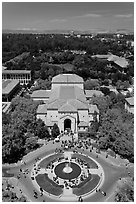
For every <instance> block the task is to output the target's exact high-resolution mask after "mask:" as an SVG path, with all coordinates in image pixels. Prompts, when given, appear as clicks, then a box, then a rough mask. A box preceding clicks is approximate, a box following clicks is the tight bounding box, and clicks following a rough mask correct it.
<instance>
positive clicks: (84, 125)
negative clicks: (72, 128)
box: [78, 121, 88, 127]
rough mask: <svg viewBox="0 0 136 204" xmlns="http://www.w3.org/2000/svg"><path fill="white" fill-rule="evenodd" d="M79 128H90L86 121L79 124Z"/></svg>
mask: <svg viewBox="0 0 136 204" xmlns="http://www.w3.org/2000/svg"><path fill="white" fill-rule="evenodd" d="M78 127H88V123H86V122H84V121H81V122H80V123H79V124H78Z"/></svg>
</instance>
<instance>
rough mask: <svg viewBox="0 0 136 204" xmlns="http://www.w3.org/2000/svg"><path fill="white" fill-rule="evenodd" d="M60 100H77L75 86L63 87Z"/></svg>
mask: <svg viewBox="0 0 136 204" xmlns="http://www.w3.org/2000/svg"><path fill="white" fill-rule="evenodd" d="M59 98H60V99H73V98H76V93H75V88H74V86H61V87H60V92H59Z"/></svg>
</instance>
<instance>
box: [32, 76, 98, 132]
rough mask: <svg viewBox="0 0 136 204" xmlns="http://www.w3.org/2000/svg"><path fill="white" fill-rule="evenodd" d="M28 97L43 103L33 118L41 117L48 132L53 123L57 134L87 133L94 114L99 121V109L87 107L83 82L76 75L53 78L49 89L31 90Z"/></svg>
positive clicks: (90, 105)
mask: <svg viewBox="0 0 136 204" xmlns="http://www.w3.org/2000/svg"><path fill="white" fill-rule="evenodd" d="M91 91H92V90H91ZM95 93H96V91H95ZM31 97H32V98H33V100H40V99H42V100H43V101H44V104H42V105H39V106H38V109H37V118H41V119H42V120H43V121H44V122H45V124H46V125H47V126H48V128H49V130H51V128H52V126H53V125H54V124H55V123H56V124H57V125H58V127H59V129H60V131H64V130H66V129H71V130H72V132H73V133H77V132H80V131H82V132H83V131H87V129H88V126H89V125H90V124H91V122H92V121H93V120H94V115H95V116H96V117H97V119H98V120H99V110H98V108H97V106H96V105H92V104H89V101H88V100H87V98H86V92H85V90H84V81H83V79H82V78H81V77H79V76H77V75H76V74H59V75H57V76H55V77H53V79H52V87H51V90H38V91H34V92H33V94H32V95H31Z"/></svg>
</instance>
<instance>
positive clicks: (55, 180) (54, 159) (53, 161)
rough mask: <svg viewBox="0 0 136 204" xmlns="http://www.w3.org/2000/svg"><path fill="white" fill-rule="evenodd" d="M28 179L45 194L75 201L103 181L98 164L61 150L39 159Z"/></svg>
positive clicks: (88, 158)
mask: <svg viewBox="0 0 136 204" xmlns="http://www.w3.org/2000/svg"><path fill="white" fill-rule="evenodd" d="M31 178H32V179H33V183H34V185H35V186H36V188H37V189H40V190H41V189H42V191H43V193H44V194H45V195H47V196H48V195H51V196H53V197H54V198H56V199H57V198H58V199H62V200H71V199H72V200H77V197H79V196H82V197H87V196H90V195H91V194H93V193H96V190H97V188H98V187H100V185H101V184H102V182H103V181H104V171H103V168H102V167H101V165H100V164H99V163H98V162H97V161H95V160H94V159H92V158H91V157H89V156H87V155H85V154H83V153H82V154H81V153H75V152H72V151H64V152H63V153H55V154H51V155H48V156H46V157H44V158H42V159H41V160H40V161H38V162H37V163H36V165H35V166H34V168H33V169H32V171H31Z"/></svg>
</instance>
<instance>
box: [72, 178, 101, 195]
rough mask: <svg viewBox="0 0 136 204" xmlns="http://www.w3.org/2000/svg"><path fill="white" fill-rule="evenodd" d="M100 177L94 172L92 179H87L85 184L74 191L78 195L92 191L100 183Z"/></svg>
mask: <svg viewBox="0 0 136 204" xmlns="http://www.w3.org/2000/svg"><path fill="white" fill-rule="evenodd" d="M99 180H100V177H99V176H98V175H97V174H92V175H91V179H90V180H88V179H86V180H85V182H84V183H83V185H82V186H81V185H80V186H77V188H74V189H73V193H74V194H75V195H77V196H80V195H84V194H86V193H89V192H90V191H92V190H93V189H94V188H95V186H97V184H98V183H99Z"/></svg>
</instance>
